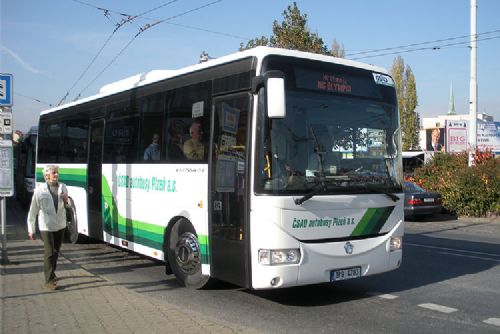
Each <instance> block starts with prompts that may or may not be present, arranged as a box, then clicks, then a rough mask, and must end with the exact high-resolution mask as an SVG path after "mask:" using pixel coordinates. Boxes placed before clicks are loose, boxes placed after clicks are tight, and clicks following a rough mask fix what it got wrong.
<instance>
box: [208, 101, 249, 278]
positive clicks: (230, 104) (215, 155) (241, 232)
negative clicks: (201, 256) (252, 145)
mask: <svg viewBox="0 0 500 334" xmlns="http://www.w3.org/2000/svg"><path fill="white" fill-rule="evenodd" d="M249 109H250V95H249V94H238V95H232V96H230V97H223V98H217V99H214V106H213V123H212V126H213V131H212V143H213V145H212V156H211V166H212V169H211V181H210V189H211V191H210V199H209V203H210V208H209V214H210V218H211V219H210V238H209V239H210V246H211V247H210V259H211V268H210V271H211V274H212V276H213V277H215V278H217V279H220V280H224V281H227V282H231V283H234V284H237V285H240V286H249V277H250V276H249V268H250V264H249V255H248V249H249V234H248V215H247V208H248V206H247V199H248V195H247V193H248V189H246V188H247V179H248V172H249V171H248V164H247V160H248V159H247V153H248V147H249V146H248V138H247V137H248V136H247V132H248V124H250V121H249Z"/></svg>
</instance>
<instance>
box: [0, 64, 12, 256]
mask: <svg viewBox="0 0 500 334" xmlns="http://www.w3.org/2000/svg"><path fill="white" fill-rule="evenodd" d="M12 83H13V76H12V74H5V73H0V220H1V223H2V224H1V225H2V228H1V232H2V259H1V262H0V263H1V264H2V265H7V264H9V263H10V261H9V257H8V255H7V231H6V228H5V225H6V221H7V217H6V211H7V204H6V201H7V198H6V196H12V195H13V193H14V181H13V179H14V170H13V160H14V154H13V149H12V140H11V138H12V112H11V110H12V109H11V106H12V86H13V84H12Z"/></svg>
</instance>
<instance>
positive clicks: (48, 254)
mask: <svg viewBox="0 0 500 334" xmlns="http://www.w3.org/2000/svg"><path fill="white" fill-rule="evenodd" d="M40 234H41V236H42V240H43V248H44V250H45V251H44V256H43V273H44V274H45V283H49V282H51V281H53V280H54V278H56V274H55V271H56V266H57V258H58V257H59V251H60V250H61V244H62V240H63V236H64V229H62V230H59V231H56V232H49V231H40Z"/></svg>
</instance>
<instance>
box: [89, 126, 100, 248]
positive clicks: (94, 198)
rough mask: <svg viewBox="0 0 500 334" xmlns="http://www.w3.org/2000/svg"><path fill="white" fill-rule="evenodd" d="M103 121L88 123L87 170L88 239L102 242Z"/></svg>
mask: <svg viewBox="0 0 500 334" xmlns="http://www.w3.org/2000/svg"><path fill="white" fill-rule="evenodd" d="M103 135H104V120H102V119H100V120H96V121H92V122H91V123H90V145H89V161H88V165H87V166H88V168H87V182H88V187H87V189H88V190H87V205H88V213H89V218H88V219H89V225H88V228H89V231H88V233H89V237H91V238H94V239H98V240H102V239H103V232H102V212H101V211H102V189H101V182H102V169H101V167H102V144H103Z"/></svg>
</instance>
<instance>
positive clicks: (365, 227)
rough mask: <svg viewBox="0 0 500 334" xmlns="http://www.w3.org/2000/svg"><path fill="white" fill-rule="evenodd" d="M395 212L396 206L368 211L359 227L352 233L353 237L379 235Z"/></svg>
mask: <svg viewBox="0 0 500 334" xmlns="http://www.w3.org/2000/svg"><path fill="white" fill-rule="evenodd" d="M393 210H394V206H388V207H384V208H370V209H368V210H366V212H365V214H364V215H363V217H361V220H360V221H359V223H358V225H357V226H356V228H355V229H354V231H352V233H351V236H352V237H358V236H363V235H370V234H377V233H379V232H380V230H381V229H382V227H383V226H384V224H385V223H386V222H387V219H388V218H389V216H390V215H391V213H392V211H393Z"/></svg>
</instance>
